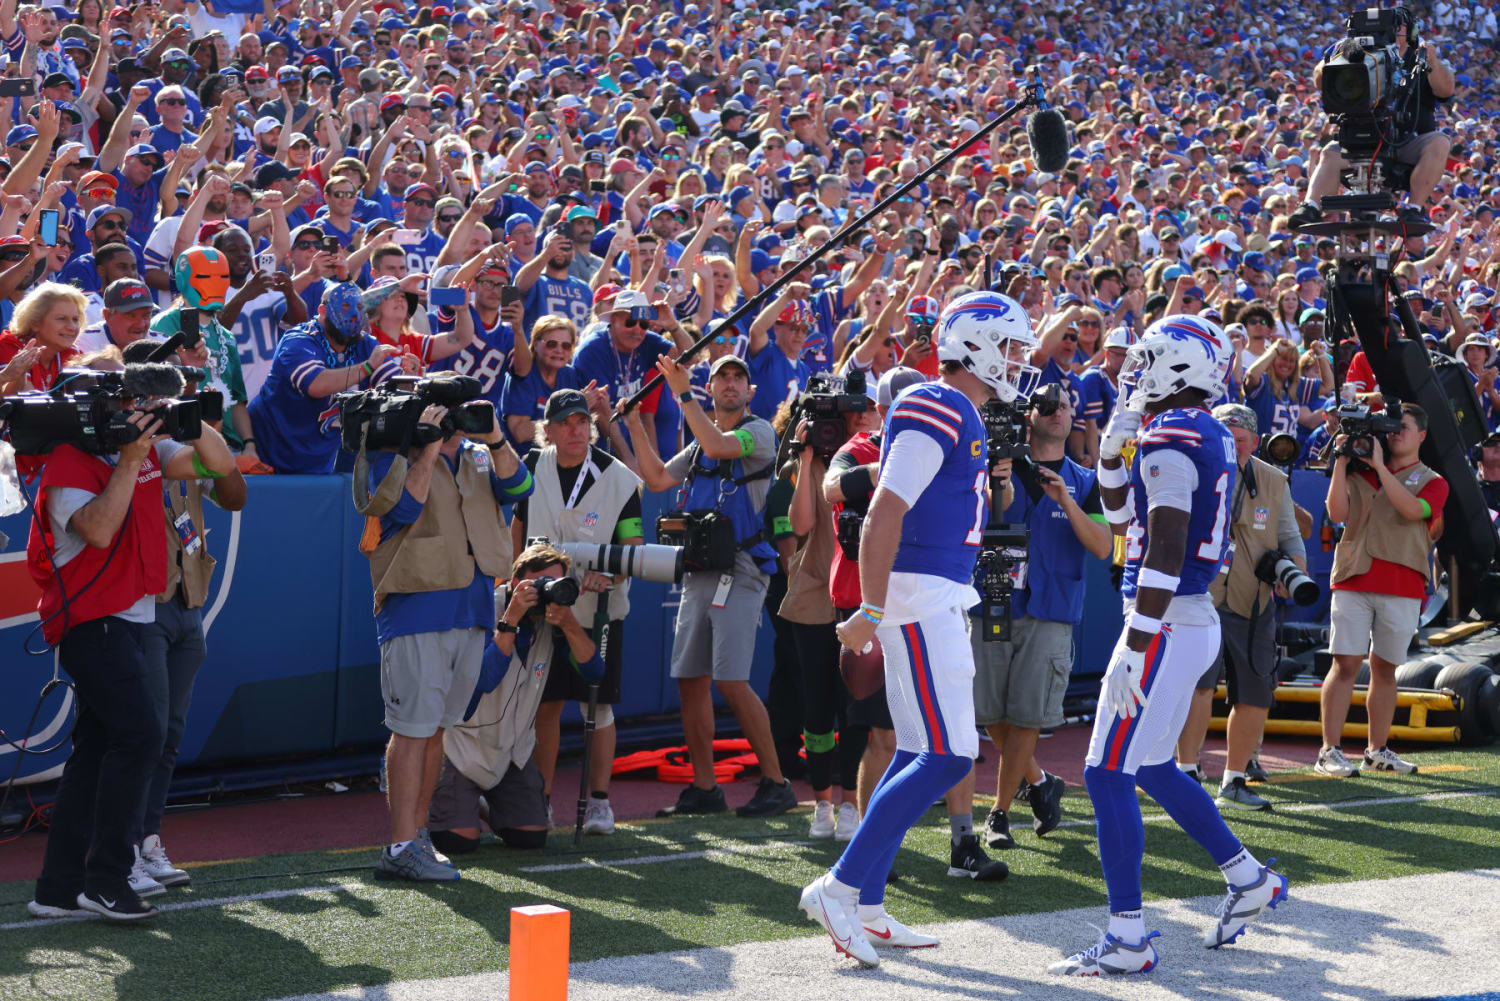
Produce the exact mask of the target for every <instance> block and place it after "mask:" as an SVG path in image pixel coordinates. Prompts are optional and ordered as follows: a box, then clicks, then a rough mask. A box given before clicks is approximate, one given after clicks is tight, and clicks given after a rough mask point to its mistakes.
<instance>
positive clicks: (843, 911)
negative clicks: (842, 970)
mask: <svg viewBox="0 0 1500 1001" xmlns="http://www.w3.org/2000/svg"><path fill="white" fill-rule="evenodd" d="M834 883H835V880H834V878H833V873H824V874H823V875H822V876H819V877H818V878H817V879H815V880H813V881H812V882H811V883H809V884H808V885H807V886H806V887H805V888H804V889H803V890H802V899H801V901H799V902H798V904H797V906H798V907H800V908H801V909H802V913H804V914H806V915H807V917H808V920H810V921H816V922H817V923H818V924H820V925H822V926H823V930H824V931H826V932H827V933H828V937H829V938H831V939H833V947H834V948H835V949H837V950H838V951H839V952H841V953H843V954H844V955H846V956H852V957H854V958H855V959H857V960H858V961H859V965H861V966H869V967H875V966H879V965H880V957H879V956H878V955H876V954H875V947H874V946H872V945H871V944H870V940H869V939H867V938H865V930H864V928H863V927H862V926H861V925H860V923H859V920H858V919H857V918H856V917H855V901H856V900H857V899H858V896H859V895H858V894H857V893H856V892H855V891H854V890H853V889H852V888H847V889H844V890H843V891H842V892H835V891H834V890H833V889H831V887H832V886H833V885H834Z"/></svg>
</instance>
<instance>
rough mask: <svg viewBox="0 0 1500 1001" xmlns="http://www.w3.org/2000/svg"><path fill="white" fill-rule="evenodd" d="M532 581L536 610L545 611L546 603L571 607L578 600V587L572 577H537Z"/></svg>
mask: <svg viewBox="0 0 1500 1001" xmlns="http://www.w3.org/2000/svg"><path fill="white" fill-rule="evenodd" d="M532 583H534V584H536V608H537V611H538V612H545V611H546V610H547V606H548V605H563V606H567V607H571V606H572V605H573V603H574V602H575V601H577V600H578V595H579V590H580V589H579V587H578V582H577V581H576V580H574V579H573V578H572V577H537V578H535V579H534V580H533V581H532Z"/></svg>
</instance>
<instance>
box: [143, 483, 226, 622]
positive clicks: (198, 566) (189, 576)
mask: <svg viewBox="0 0 1500 1001" xmlns="http://www.w3.org/2000/svg"><path fill="white" fill-rule="evenodd" d="M166 488H167V490H166V494H167V496H166V506H165V509H164V510H165V513H166V517H167V586H166V589H165V590H163V591H162V592H161V594H158V595H157V596H156V601H157V604H163V603H165V602H168V601H171V600H172V598H173V597H175V596H176V594H177V585H178V584H181V585H182V604H183V607H185V608H202V607H203V603H204V602H206V601H207V600H208V585H209V582H210V581H211V580H213V576H214V567H215V566H217V565H218V561H217V560H215V559H214V558H213V557H212V556H210V555H208V545H207V538H206V537H205V535H204V527H203V483H202V482H201V481H199V480H184V481H183V482H182V483H181V484H180V485H179V484H177V483H173V482H170V481H169V482H168V483H167V484H166ZM183 515H186V516H187V518H188V520H187V522H186V523H184V527H183V528H182V529H179V528H178V524H179V521H180V520H181V519H182V517H183ZM184 530H187V531H190V532H191V534H190V535H189V536H188V539H187V545H186V546H184V545H183V532H184ZM189 549H191V550H192V551H191V552H189V551H188V550H189Z"/></svg>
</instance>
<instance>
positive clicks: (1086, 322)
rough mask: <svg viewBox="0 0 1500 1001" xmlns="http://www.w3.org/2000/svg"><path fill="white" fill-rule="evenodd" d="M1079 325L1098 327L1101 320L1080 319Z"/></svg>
mask: <svg viewBox="0 0 1500 1001" xmlns="http://www.w3.org/2000/svg"><path fill="white" fill-rule="evenodd" d="M1078 325H1079V326H1080V327H1097V326H1099V321H1098V320H1080V321H1078Z"/></svg>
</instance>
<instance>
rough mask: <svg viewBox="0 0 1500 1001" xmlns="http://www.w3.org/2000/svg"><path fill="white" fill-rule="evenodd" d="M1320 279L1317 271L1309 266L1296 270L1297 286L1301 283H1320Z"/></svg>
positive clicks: (1320, 276)
mask: <svg viewBox="0 0 1500 1001" xmlns="http://www.w3.org/2000/svg"><path fill="white" fill-rule="evenodd" d="M1322 277H1323V276H1322V275H1320V274H1318V269H1317V268H1314V267H1311V266H1308V267H1304V268H1298V269H1297V282H1298V284H1301V283H1302V282H1315V281H1320V280H1322Z"/></svg>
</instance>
